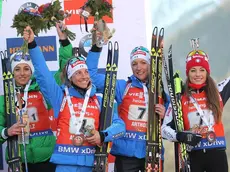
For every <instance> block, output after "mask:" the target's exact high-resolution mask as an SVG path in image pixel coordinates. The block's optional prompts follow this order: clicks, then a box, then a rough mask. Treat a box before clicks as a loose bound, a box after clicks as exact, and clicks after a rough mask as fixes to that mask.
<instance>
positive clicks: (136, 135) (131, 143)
mask: <svg viewBox="0 0 230 172" xmlns="http://www.w3.org/2000/svg"><path fill="white" fill-rule="evenodd" d="M89 56H90V57H88V58H87V60H86V63H87V66H88V69H89V72H90V76H91V79H92V81H93V83H94V84H95V85H96V87H97V90H98V92H103V87H104V79H105V76H104V75H102V74H98V73H97V68H98V67H97V66H98V61H99V56H100V53H99V52H91V51H90V52H89ZM144 87H145V88H144ZM147 87H148V85H147V86H145V85H143V83H141V82H140V81H139V80H138V79H137V78H136V77H135V76H134V75H132V76H131V77H129V79H128V81H125V80H117V83H116V95H115V99H116V101H117V103H118V110H119V111H118V113H119V116H120V117H121V119H122V120H123V121H124V122H125V124H126V134H125V135H124V137H122V138H120V139H117V140H114V142H113V145H112V149H111V154H112V155H114V156H116V162H115V164H116V167H118V166H119V168H120V167H121V166H122V167H121V168H122V169H123V170H124V171H127V172H128V170H127V169H126V168H128V169H131V170H132V171H135V170H137V169H141V170H142V171H143V170H145V169H144V166H145V157H146V131H147V119H148V114H147V111H146V107H147V104H148V103H147V101H146V96H148V95H147V93H146V89H147ZM168 102H169V100H168V98H167V101H166V104H165V106H166V107H167V104H168ZM163 154H164V149H163V148H162V160H163ZM123 163H125V164H123Z"/></svg>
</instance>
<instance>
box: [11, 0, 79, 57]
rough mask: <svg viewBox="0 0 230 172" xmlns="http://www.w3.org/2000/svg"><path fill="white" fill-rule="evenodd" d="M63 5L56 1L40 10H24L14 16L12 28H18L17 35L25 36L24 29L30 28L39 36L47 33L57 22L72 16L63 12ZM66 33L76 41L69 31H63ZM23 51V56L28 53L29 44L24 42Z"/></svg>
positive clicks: (30, 8)
mask: <svg viewBox="0 0 230 172" xmlns="http://www.w3.org/2000/svg"><path fill="white" fill-rule="evenodd" d="M61 8H62V7H61V3H60V1H59V0H55V1H54V2H52V3H47V4H43V5H41V6H39V8H38V9H35V8H32V7H27V8H24V9H22V10H21V11H20V12H19V13H18V14H16V15H15V16H14V19H13V25H12V26H11V27H12V28H16V30H17V35H23V32H24V28H25V27H26V26H30V27H31V29H32V30H33V31H34V34H35V35H36V36H38V33H40V32H41V31H45V32H47V31H48V30H50V29H51V27H53V26H56V22H60V21H63V20H64V19H65V18H68V17H70V14H68V13H66V12H64V11H63V10H61ZM63 32H66V34H67V37H68V38H69V39H70V40H74V39H75V37H76V35H75V33H72V32H71V31H69V30H68V29H65V30H63ZM21 50H22V52H23V54H25V53H27V52H28V42H27V41H24V43H23V45H22V47H21Z"/></svg>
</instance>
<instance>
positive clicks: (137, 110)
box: [128, 105, 148, 122]
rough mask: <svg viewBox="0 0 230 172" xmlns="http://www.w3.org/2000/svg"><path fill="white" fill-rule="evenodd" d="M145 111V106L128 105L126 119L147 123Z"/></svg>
mask: <svg viewBox="0 0 230 172" xmlns="http://www.w3.org/2000/svg"><path fill="white" fill-rule="evenodd" d="M147 118H148V117H147V111H146V107H145V106H140V105H130V106H129V114H128V119H129V120H133V121H142V122H146V121H147Z"/></svg>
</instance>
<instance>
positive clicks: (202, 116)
mask: <svg viewBox="0 0 230 172" xmlns="http://www.w3.org/2000/svg"><path fill="white" fill-rule="evenodd" d="M189 99H190V101H191V102H192V103H193V105H194V106H195V108H196V109H197V111H198V112H199V116H200V117H201V119H202V120H203V121H204V123H205V125H207V126H208V131H213V125H214V120H213V117H210V120H209V122H208V120H207V118H206V117H205V116H204V112H203V110H202V109H201V108H200V106H199V104H198V103H197V101H196V99H194V98H193V97H192V96H190V97H189Z"/></svg>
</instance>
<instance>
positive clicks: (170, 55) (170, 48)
mask: <svg viewBox="0 0 230 172" xmlns="http://www.w3.org/2000/svg"><path fill="white" fill-rule="evenodd" d="M168 57H169V58H171V57H172V44H171V45H170V46H169V50H168Z"/></svg>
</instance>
